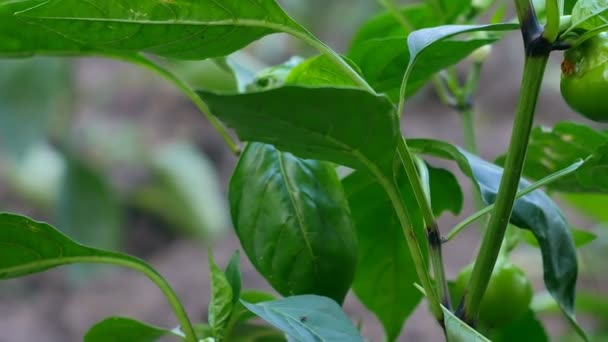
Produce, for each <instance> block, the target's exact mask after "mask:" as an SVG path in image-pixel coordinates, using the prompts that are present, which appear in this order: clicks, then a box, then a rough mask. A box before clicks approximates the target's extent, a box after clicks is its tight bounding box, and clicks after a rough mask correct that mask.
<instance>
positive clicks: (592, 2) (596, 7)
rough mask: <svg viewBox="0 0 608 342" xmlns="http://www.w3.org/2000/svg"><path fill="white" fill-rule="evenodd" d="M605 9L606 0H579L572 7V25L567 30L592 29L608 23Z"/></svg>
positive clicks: (607, 9)
mask: <svg viewBox="0 0 608 342" xmlns="http://www.w3.org/2000/svg"><path fill="white" fill-rule="evenodd" d="M607 11H608V1H606V0H579V1H577V3H576V4H575V5H574V7H573V8H572V26H571V27H570V28H569V29H568V30H572V29H574V28H580V29H583V30H593V29H596V28H598V27H600V26H605V25H607V24H608V14H607Z"/></svg>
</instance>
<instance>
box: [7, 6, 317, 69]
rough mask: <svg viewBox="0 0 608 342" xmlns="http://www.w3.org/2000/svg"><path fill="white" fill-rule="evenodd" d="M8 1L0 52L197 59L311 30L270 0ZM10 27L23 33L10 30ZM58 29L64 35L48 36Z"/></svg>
mask: <svg viewBox="0 0 608 342" xmlns="http://www.w3.org/2000/svg"><path fill="white" fill-rule="evenodd" d="M8 7H9V9H8V11H9V12H11V11H14V10H17V11H18V12H17V13H16V15H15V16H16V18H17V19H16V18H15V17H12V16H11V15H10V14H8V20H9V21H10V23H8V24H3V25H2V27H0V37H1V38H2V39H0V41H3V42H4V44H2V45H0V54H7V53H8V54H28V53H29V54H34V53H44V54H82V53H83V52H88V53H101V54H106V53H107V54H119V55H120V54H132V53H137V52H146V53H150V54H154V55H159V56H163V57H171V58H178V59H191V60H200V59H204V58H209V57H219V56H224V55H228V54H230V53H231V52H234V51H236V50H239V49H241V48H243V47H244V46H246V45H248V44H249V43H251V42H253V41H255V40H257V39H259V38H261V37H263V36H265V35H268V34H272V33H277V32H287V33H291V34H294V35H297V36H309V34H308V33H307V32H306V31H305V30H304V29H303V28H302V27H300V26H299V25H298V24H297V23H295V22H294V21H293V20H292V19H291V18H289V16H287V14H285V12H283V10H282V9H281V8H280V7H279V5H277V3H276V2H274V1H263V2H258V1H250V2H242V1H239V0H227V1H222V2H218V1H214V0H201V1H186V2H184V1H162V2H159V1H156V0H132V1H118V0H111V1H107V0H94V1H86V2H83V1H79V0H67V1H66V0H49V1H44V2H40V1H37V0H31V1H26V2H22V3H18V5H10V4H9V6H8ZM6 16H7V14H3V17H6ZM2 20H5V19H4V18H3V19H2ZM11 31H12V32H11ZM14 31H24V32H26V34H18V35H17V36H16V37H15V36H13V35H9V32H10V33H13V32H14ZM27 33H29V34H27ZM5 35H6V36H8V37H5ZM45 35H49V36H45ZM57 35H58V36H60V37H62V39H60V40H59V41H57V42H54V41H53V39H50V38H53V37H54V36H57ZM7 38H8V41H6V40H5V39H7Z"/></svg>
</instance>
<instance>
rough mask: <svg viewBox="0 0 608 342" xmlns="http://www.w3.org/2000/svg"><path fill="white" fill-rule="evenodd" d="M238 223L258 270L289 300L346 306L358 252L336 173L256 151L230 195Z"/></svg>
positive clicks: (265, 149)
mask: <svg viewBox="0 0 608 342" xmlns="http://www.w3.org/2000/svg"><path fill="white" fill-rule="evenodd" d="M229 198H230V208H231V213H232V221H233V224H234V227H235V230H236V233H237V235H238V237H239V239H240V241H241V245H242V246H243V249H244V250H245V252H246V253H247V255H248V257H249V260H251V262H252V263H253V265H254V266H255V267H256V269H257V270H258V271H259V272H260V273H261V274H262V275H263V276H264V277H265V278H266V280H268V282H269V283H270V284H271V285H272V286H273V287H274V288H275V289H276V290H277V291H278V292H279V293H281V294H282V295H284V296H291V295H297V294H311V293H314V294H319V295H324V296H328V297H331V298H333V299H334V300H336V301H338V302H342V300H343V299H344V296H345V295H346V292H347V291H348V289H349V288H350V284H351V282H352V280H353V276H354V272H355V266H356V263H357V244H356V236H355V231H354V226H353V223H352V218H351V215H350V210H349V208H348V202H347V200H346V196H345V195H344V192H343V190H342V185H341V184H340V181H339V180H338V176H337V174H336V171H335V168H334V167H333V165H331V164H328V163H324V162H318V161H314V160H303V159H299V158H297V157H295V156H293V155H292V154H290V153H285V152H280V151H278V150H277V149H275V148H274V147H272V146H271V145H265V144H260V143H250V144H249V145H248V146H247V148H246V149H245V151H244V152H243V154H242V155H241V158H240V160H239V163H238V165H237V167H236V169H235V171H234V174H233V176H232V179H231V181H230V188H229Z"/></svg>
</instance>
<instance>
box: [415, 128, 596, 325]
mask: <svg viewBox="0 0 608 342" xmlns="http://www.w3.org/2000/svg"><path fill="white" fill-rule="evenodd" d="M408 144H409V145H410V148H411V149H412V150H413V151H415V152H419V153H425V154H431V155H434V156H436V157H439V158H445V159H451V160H454V161H456V162H457V164H458V166H459V167H460V169H461V170H462V171H463V172H464V174H465V175H466V176H468V177H470V178H471V180H473V183H474V184H475V185H476V186H477V187H478V188H479V191H480V193H481V197H482V199H483V200H484V202H485V203H486V204H492V203H494V201H495V200H496V195H497V193H498V188H499V186H500V180H501V178H502V173H503V170H502V168H500V167H498V166H496V165H494V164H492V163H489V162H487V161H484V160H482V159H480V158H479V157H477V156H474V155H472V154H470V153H468V152H465V151H464V150H462V149H460V148H458V147H455V146H453V145H451V144H448V143H445V142H442V141H436V140H430V139H413V140H410V141H408ZM528 186H530V183H529V182H528V181H526V180H523V179H522V180H521V181H520V185H519V189H520V190H521V189H524V188H526V187H528ZM511 223H512V224H513V225H515V226H517V227H520V228H524V229H528V230H530V231H531V232H532V233H533V234H534V236H535V237H536V239H537V241H538V243H539V244H540V246H541V253H542V258H543V271H544V281H545V286H546V287H547V289H548V290H549V292H550V293H551V294H552V295H553V296H554V298H555V299H556V300H557V302H558V303H559V304H560V307H561V308H562V310H563V312H564V313H565V315H566V317H567V318H568V319H569V320H570V322H571V323H572V324H573V326H574V327H575V328H576V329H577V330H578V332H579V333H580V334H581V336H584V332H583V331H582V329H581V328H580V326H579V325H578V323H577V322H576V318H575V316H574V299H575V291H576V279H577V274H578V264H577V255H576V250H575V247H574V242H573V239H572V236H571V233H570V229H569V225H568V222H567V221H566V218H565V217H564V215H563V214H562V212H561V210H560V209H559V207H558V206H557V204H556V203H555V202H553V200H551V198H549V196H547V195H546V194H545V193H544V192H542V191H540V190H536V191H534V192H532V193H530V194H528V195H526V196H524V197H522V198H520V199H518V200H517V201H516V202H515V205H514V207H513V213H512V215H511Z"/></svg>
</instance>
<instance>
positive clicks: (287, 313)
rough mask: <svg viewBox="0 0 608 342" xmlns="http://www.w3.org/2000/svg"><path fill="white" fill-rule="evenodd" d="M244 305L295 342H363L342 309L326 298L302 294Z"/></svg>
mask: <svg viewBox="0 0 608 342" xmlns="http://www.w3.org/2000/svg"><path fill="white" fill-rule="evenodd" d="M243 304H244V305H245V306H246V307H247V308H248V309H249V310H251V311H252V312H254V313H255V314H256V315H258V316H260V317H261V318H262V319H264V320H265V321H267V322H268V323H270V324H272V325H274V326H275V327H277V328H278V329H280V330H281V331H283V332H284V333H286V334H287V335H288V336H289V337H290V338H292V339H294V340H295V341H301V342H317V341H324V342H343V341H349V342H357V341H360V342H363V338H362V337H361V335H359V332H358V331H357V329H356V328H355V326H354V325H353V324H352V322H351V321H350V320H349V319H348V317H347V316H346V314H345V313H344V311H342V308H341V307H340V306H339V305H338V304H337V303H336V302H334V301H333V300H331V299H329V298H326V297H321V296H315V295H303V296H295V297H288V298H284V299H279V300H275V301H272V302H264V303H259V304H250V303H246V302H243Z"/></svg>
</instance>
